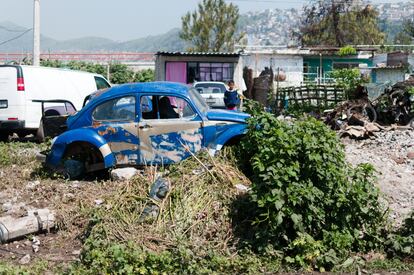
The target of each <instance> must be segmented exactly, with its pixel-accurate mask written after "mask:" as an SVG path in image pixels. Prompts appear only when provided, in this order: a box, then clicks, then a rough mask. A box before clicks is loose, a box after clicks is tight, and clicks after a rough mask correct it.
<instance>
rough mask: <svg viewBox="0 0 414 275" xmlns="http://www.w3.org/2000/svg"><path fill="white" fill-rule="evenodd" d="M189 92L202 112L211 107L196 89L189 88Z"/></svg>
mask: <svg viewBox="0 0 414 275" xmlns="http://www.w3.org/2000/svg"><path fill="white" fill-rule="evenodd" d="M188 93H189V95H190V98H191V100H192V101H193V103H194V104H195V105H196V106H197V108H198V110H199V111H200V112H202V113H205V112H206V111H207V110H208V109H209V107H208V105H207V103H206V101H205V100H204V99H203V98H202V97H201V95H200V94H199V93H198V92H197V91H196V90H195V89H190V90H188Z"/></svg>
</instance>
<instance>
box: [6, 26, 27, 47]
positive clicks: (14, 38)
mask: <svg viewBox="0 0 414 275" xmlns="http://www.w3.org/2000/svg"><path fill="white" fill-rule="evenodd" d="M31 30H33V28H32V29H28V30H26V31H24V32H23V33H21V34H19V35H18V36H15V37H13V38H10V39H9V40H6V41H3V42H1V43H0V46H1V45H4V44H6V43H9V42H11V41H13V40H16V39H19V38H20V37H22V36H23V35H25V34H26V33H28V32H29V31H31Z"/></svg>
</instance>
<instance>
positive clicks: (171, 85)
mask: <svg viewBox="0 0 414 275" xmlns="http://www.w3.org/2000/svg"><path fill="white" fill-rule="evenodd" d="M140 92H142V93H144V92H145V93H156V94H160V95H162V94H171V93H174V94H178V95H181V96H187V95H188V86H187V85H185V84H181V83H175V82H166V81H158V82H141V83H128V84H123V85H118V86H115V87H111V88H108V89H105V90H99V91H96V92H95V93H93V94H92V97H93V98H92V100H91V101H101V100H104V99H107V98H112V97H118V96H122V95H127V94H131V93H140Z"/></svg>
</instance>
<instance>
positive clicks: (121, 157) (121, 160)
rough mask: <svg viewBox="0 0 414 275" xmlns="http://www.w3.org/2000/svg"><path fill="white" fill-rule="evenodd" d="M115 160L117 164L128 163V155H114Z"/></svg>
mask: <svg viewBox="0 0 414 275" xmlns="http://www.w3.org/2000/svg"><path fill="white" fill-rule="evenodd" d="M116 162H117V163H118V164H128V157H127V156H125V155H123V154H117V155H116Z"/></svg>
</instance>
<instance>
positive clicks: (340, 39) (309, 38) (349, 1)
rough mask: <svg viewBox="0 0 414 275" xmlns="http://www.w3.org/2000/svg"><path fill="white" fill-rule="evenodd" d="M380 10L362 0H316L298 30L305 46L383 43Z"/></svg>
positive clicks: (305, 14)
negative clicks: (364, 4)
mask: <svg viewBox="0 0 414 275" xmlns="http://www.w3.org/2000/svg"><path fill="white" fill-rule="evenodd" d="M377 19H378V12H377V11H376V10H375V9H374V8H373V7H372V6H371V5H366V6H365V7H364V6H363V5H362V4H361V3H360V1H359V0H343V1H338V0H312V1H311V4H310V5H308V6H305V8H304V17H303V20H302V22H301V25H300V27H299V32H298V33H297V34H296V35H297V36H298V37H299V39H300V40H301V42H302V45H303V46H317V45H325V46H338V47H342V46H344V45H355V44H382V43H383V41H384V37H385V35H384V34H383V33H382V32H381V31H380V30H379V28H378V22H377V21H378V20H377Z"/></svg>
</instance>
